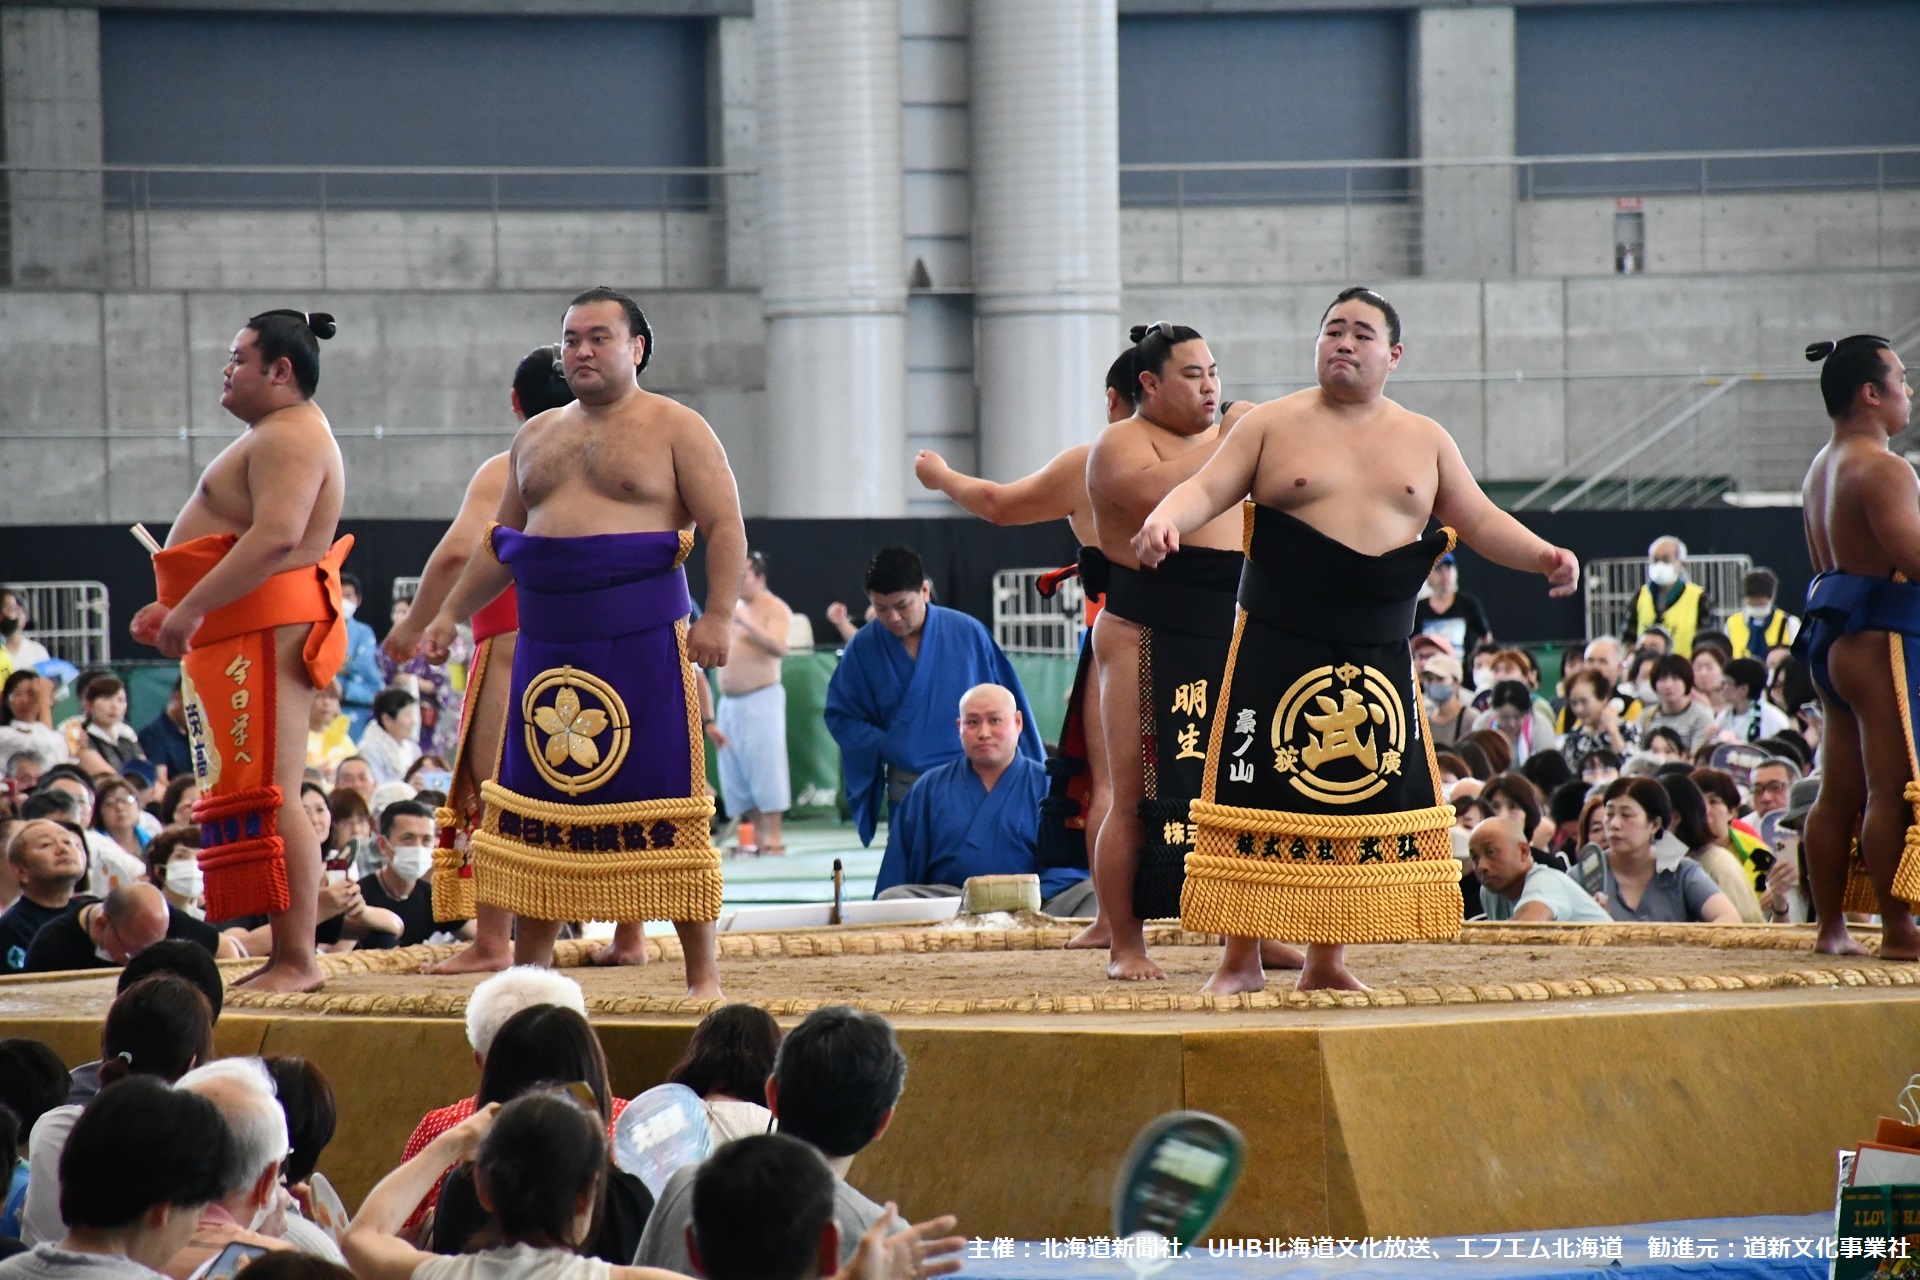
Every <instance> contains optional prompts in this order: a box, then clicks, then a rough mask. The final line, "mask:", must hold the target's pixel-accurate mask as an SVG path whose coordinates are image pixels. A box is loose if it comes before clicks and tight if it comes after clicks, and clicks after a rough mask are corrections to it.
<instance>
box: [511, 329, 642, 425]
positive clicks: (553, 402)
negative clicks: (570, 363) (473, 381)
mask: <svg viewBox="0 0 1920 1280" xmlns="http://www.w3.org/2000/svg"><path fill="white" fill-rule="evenodd" d="M647 346H648V348H649V349H651V348H652V346H653V344H652V343H651V342H649V343H648V344H647ZM513 390H514V394H515V395H517V396H519V397H520V412H522V413H524V414H526V415H527V416H528V417H529V418H532V417H536V416H538V415H540V414H543V413H545V412H546V411H547V410H549V409H558V408H559V407H560V406H561V405H563V404H572V403H573V388H572V387H570V386H568V385H567V378H566V375H565V374H564V373H562V372H561V371H560V348H559V347H558V346H553V345H549V346H544V347H535V348H534V349H533V350H531V351H529V352H527V354H526V355H525V356H523V357H522V358H521V360H520V365H519V367H518V368H516V369H515V370H514V371H513Z"/></svg>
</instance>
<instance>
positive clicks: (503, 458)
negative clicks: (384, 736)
mask: <svg viewBox="0 0 1920 1280" xmlns="http://www.w3.org/2000/svg"><path fill="white" fill-rule="evenodd" d="M506 483H507V455H506V454H504V453H500V454H495V455H494V456H493V457H491V458H488V459H487V460H486V461H485V462H483V463H481V464H480V469H479V470H478V471H475V472H474V473H473V479H471V480H469V481H468V482H467V492H466V496H465V497H463V498H462V499H461V500H460V514H459V515H457V516H455V517H454V518H453V523H452V524H451V525H449V526H447V531H446V533H444V534H443V535H441V538H440V543H439V545H438V546H436V547H435V548H434V549H433V554H432V555H430V556H428V557H427V567H426V568H425V569H423V570H422V571H421V573H420V586H419V589H418V590H416V591H415V592H414V595H413V608H412V609H411V610H409V611H408V613H407V616H406V617H405V618H403V619H401V620H400V621H399V622H397V623H395V624H394V626H393V629H392V630H391V631H389V632H387V639H386V643H385V646H384V647H385V648H386V651H387V656H388V657H389V658H392V659H393V660H394V661H395V662H406V661H407V660H408V659H410V658H412V657H413V655H414V654H415V653H417V652H418V651H419V649H420V638H421V637H422V636H423V635H424V634H425V633H426V629H427V624H428V623H430V622H432V621H433V620H434V619H435V618H437V617H438V616H439V615H440V606H441V605H443V604H445V603H446V602H447V597H448V596H450V595H452V594H453V588H454V584H456V583H457V582H459V581H460V575H461V574H462V573H463V572H464V571H465V570H466V567H467V562H468V561H469V560H471V559H473V557H474V553H475V552H477V551H479V550H480V536H481V535H482V534H484V533H485V532H486V531H487V521H488V520H489V519H491V518H492V516H493V514H494V513H495V512H496V511H498V510H499V509H500V502H499V499H498V498H496V497H495V496H494V495H496V494H498V493H499V492H501V490H502V489H503V488H505V486H506Z"/></svg>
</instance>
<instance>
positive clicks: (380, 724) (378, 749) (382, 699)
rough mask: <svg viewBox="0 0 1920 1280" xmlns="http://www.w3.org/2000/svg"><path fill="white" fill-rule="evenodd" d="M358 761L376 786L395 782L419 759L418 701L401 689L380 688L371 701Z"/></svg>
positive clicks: (404, 775)
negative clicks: (370, 709) (364, 766)
mask: <svg viewBox="0 0 1920 1280" xmlns="http://www.w3.org/2000/svg"><path fill="white" fill-rule="evenodd" d="M360 758H361V759H362V760H364V761H366V762H367V767H368V768H369V769H371V770H372V771H373V780H374V782H375V784H376V785H378V784H381V783H387V782H398V781H400V780H401V779H402V778H404V777H406V776H407V769H408V768H409V767H410V766H411V765H412V764H413V762H414V761H415V760H418V759H419V758H420V702H419V699H417V698H415V697H414V696H413V695H412V694H410V693H408V692H407V691H406V690H405V689H382V690H381V691H380V692H379V694H378V695H376V696H375V697H374V700H373V723H371V724H369V725H368V726H367V729H366V732H365V733H363V734H361V735H360Z"/></svg>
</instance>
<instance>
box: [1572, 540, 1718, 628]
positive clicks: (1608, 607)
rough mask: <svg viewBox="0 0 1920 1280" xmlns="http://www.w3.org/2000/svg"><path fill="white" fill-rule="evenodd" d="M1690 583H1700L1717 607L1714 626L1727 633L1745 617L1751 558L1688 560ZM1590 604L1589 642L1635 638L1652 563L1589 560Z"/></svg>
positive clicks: (1587, 590) (1586, 578)
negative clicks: (1730, 624)
mask: <svg viewBox="0 0 1920 1280" xmlns="http://www.w3.org/2000/svg"><path fill="white" fill-rule="evenodd" d="M1686 570H1687V580H1688V581H1689V582H1697V583H1699V584H1700V586H1701V587H1702V588H1703V589H1704V590H1705V591H1706V593H1707V599H1708V600H1710V601H1711V602H1712V603H1713V617H1714V625H1716V626H1720V627H1725V626H1726V622H1727V619H1728V618H1731V617H1732V616H1733V615H1734V614H1736V613H1738V612H1740V607H1741V605H1742V603H1743V602H1744V600H1745V598H1746V578H1747V575H1748V574H1749V573H1751V572H1752V571H1753V557H1752V556H1747V555H1730V556H1728V555H1718V556H1709V555H1697V556H1688V557H1687V564H1686ZM1581 576H1582V578H1583V580H1584V581H1583V584H1582V585H1583V587H1584V593H1583V594H1584V596H1585V599H1586V614H1587V639H1589V640H1595V639H1598V638H1599V637H1601V636H1623V637H1630V636H1631V635H1632V634H1633V633H1634V632H1635V631H1637V630H1638V629H1639V620H1638V619H1637V618H1636V617H1635V616H1634V605H1635V603H1636V602H1637V601H1638V600H1639V598H1640V588H1641V587H1642V586H1643V585H1645V583H1646V581H1647V562H1646V560H1645V559H1644V558H1643V557H1639V556H1621V557H1615V558H1611V559H1604V560H1589V561H1587V563H1586V565H1585V566H1584V568H1583V572H1582V575H1581Z"/></svg>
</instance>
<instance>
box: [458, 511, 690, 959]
mask: <svg viewBox="0 0 1920 1280" xmlns="http://www.w3.org/2000/svg"><path fill="white" fill-rule="evenodd" d="M488 539H489V546H490V547H491V548H492V550H493V553H494V555H496V556H497V557H498V558H499V560H500V562H501V563H502V564H504V565H506V566H507V567H509V568H510V569H512V570H513V576H514V585H515V589H516V592H517V595H518V597H519V607H520V638H519V641H518V644H517V645H516V647H515V649H514V655H513V677H512V700H511V703H510V705H509V707H508V712H507V726H506V733H505V741H504V744H503V747H502V751H501V758H500V776H499V780H498V781H497V782H489V783H487V784H485V785H484V786H483V788H482V795H483V797H484V798H485V800H486V816H485V817H484V819H483V820H482V823H481V829H480V830H479V831H477V832H475V833H474V836H473V841H472V847H473V851H474V856H473V863H474V874H475V880H476V892H477V896H478V898H479V900H480V901H481V902H484V903H488V904H490V905H493V906H499V907H505V908H507V909H509V910H511V911H513V912H515V913H516V914H518V915H523V916H527V917H529V918H532V919H539V920H689V921H691V920H713V919H717V918H718V917H719V914H720V855H719V851H718V850H716V849H714V847H713V842H712V839H711V838H710V834H709V830H708V824H709V820H710V819H711V818H712V816H713V800H712V798H711V797H710V796H709V795H708V794H707V790H706V768H705V752H704V750H703V749H702V741H701V733H700V711H699V702H698V699H697V693H696V688H697V686H696V685H695V684H694V681H695V680H696V679H698V678H699V677H698V676H697V675H696V674H695V673H694V671H693V669H692V668H691V667H689V666H688V664H687V658H686V630H687V615H688V613H689V612H690V611H691V603H690V601H689V598H688V595H687V579H686V573H685V571H684V570H682V569H681V567H680V565H681V562H682V561H683V560H685V559H686V555H687V552H688V551H689V550H691V549H692V545H693V535H692V534H690V533H621V534H599V535H595V536H592V537H583V538H542V537H535V536H532V535H529V534H524V533H520V532H518V531H516V530H513V529H505V528H500V527H498V526H495V527H494V528H492V529H491V530H489V532H488Z"/></svg>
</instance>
